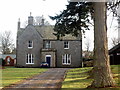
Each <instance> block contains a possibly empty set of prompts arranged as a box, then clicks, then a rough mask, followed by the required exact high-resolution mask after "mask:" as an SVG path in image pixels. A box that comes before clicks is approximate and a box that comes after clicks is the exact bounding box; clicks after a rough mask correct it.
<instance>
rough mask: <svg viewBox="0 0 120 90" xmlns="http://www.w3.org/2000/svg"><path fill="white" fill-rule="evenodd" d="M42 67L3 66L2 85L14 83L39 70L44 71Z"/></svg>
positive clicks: (37, 72) (35, 73) (39, 71)
mask: <svg viewBox="0 0 120 90" xmlns="http://www.w3.org/2000/svg"><path fill="white" fill-rule="evenodd" d="M46 70H47V69H43V68H15V67H5V69H3V70H2V87H5V86H8V85H10V84H14V83H16V82H18V81H20V80H23V79H26V78H30V77H32V76H33V75H37V74H39V73H41V72H44V71H46Z"/></svg>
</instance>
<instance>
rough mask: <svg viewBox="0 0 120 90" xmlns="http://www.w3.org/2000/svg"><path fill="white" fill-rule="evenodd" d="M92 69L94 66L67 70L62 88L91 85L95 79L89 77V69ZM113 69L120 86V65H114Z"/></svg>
mask: <svg viewBox="0 0 120 90" xmlns="http://www.w3.org/2000/svg"><path fill="white" fill-rule="evenodd" d="M91 69H92V67H85V68H75V69H70V70H69V71H68V72H67V75H66V78H65V80H64V81H63V83H62V88H79V89H85V88H87V87H88V86H89V85H91V83H92V81H93V79H91V78H88V77H89V74H88V71H90V70H91ZM111 69H112V73H113V77H114V80H115V81H116V83H117V86H120V81H118V76H120V72H118V71H119V70H118V69H120V65H112V66H111ZM90 90H91V89H90Z"/></svg>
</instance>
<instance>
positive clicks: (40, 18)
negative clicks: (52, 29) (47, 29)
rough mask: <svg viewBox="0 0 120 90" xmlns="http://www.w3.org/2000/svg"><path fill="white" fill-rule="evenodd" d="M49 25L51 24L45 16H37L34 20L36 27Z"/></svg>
mask: <svg viewBox="0 0 120 90" xmlns="http://www.w3.org/2000/svg"><path fill="white" fill-rule="evenodd" d="M43 24H44V25H49V22H48V21H46V19H45V18H44V17H43V16H36V17H35V18H34V25H43Z"/></svg>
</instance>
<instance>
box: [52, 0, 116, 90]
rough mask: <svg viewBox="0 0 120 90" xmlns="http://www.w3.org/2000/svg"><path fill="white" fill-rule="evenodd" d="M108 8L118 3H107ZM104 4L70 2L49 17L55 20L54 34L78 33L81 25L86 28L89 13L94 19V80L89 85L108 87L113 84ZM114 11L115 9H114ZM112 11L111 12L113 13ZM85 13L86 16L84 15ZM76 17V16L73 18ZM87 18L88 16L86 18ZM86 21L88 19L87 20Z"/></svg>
mask: <svg viewBox="0 0 120 90" xmlns="http://www.w3.org/2000/svg"><path fill="white" fill-rule="evenodd" d="M108 4H109V5H108V6H109V7H108V9H111V10H113V11H114V10H115V9H113V8H114V7H115V6H117V5H118V3H117V4H115V3H108ZM106 6H107V4H106V3H105V2H95V3H90V2H78V3H77V2H76V3H75V2H74V3H73V2H70V3H69V5H67V9H66V10H64V11H63V12H62V13H61V14H60V15H57V16H54V17H50V18H51V19H53V20H56V24H55V27H54V30H55V31H56V32H57V33H56V36H64V35H65V34H72V35H76V36H77V34H78V31H79V30H82V27H84V28H87V29H88V25H87V22H86V18H87V17H88V16H89V13H91V17H92V18H93V20H94V39H95V41H94V46H95V47H94V58H95V60H94V69H93V70H94V81H93V83H92V84H91V87H97V88H99V87H110V86H114V85H115V83H114V80H113V77H112V73H111V69H110V64H109V57H108V46H107V25H106V19H107V16H106V10H107V9H106ZM114 12H115V11H114ZM114 12H113V13H114ZM86 15H87V16H86ZM75 17H77V18H78V19H77V18H75ZM85 17H86V18H85ZM87 19H89V18H87ZM87 21H88V23H89V21H90V20H87Z"/></svg>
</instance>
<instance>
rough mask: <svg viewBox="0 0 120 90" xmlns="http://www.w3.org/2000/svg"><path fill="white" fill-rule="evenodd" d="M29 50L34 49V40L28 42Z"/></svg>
mask: <svg viewBox="0 0 120 90" xmlns="http://www.w3.org/2000/svg"><path fill="white" fill-rule="evenodd" d="M30 42H31V43H30ZM30 44H31V47H29V45H30ZM28 48H29V49H31V48H33V41H32V40H29V41H28Z"/></svg>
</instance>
